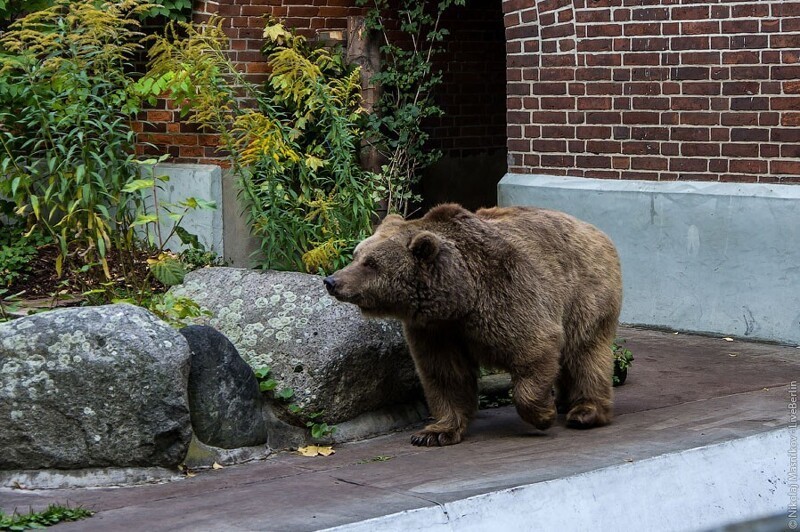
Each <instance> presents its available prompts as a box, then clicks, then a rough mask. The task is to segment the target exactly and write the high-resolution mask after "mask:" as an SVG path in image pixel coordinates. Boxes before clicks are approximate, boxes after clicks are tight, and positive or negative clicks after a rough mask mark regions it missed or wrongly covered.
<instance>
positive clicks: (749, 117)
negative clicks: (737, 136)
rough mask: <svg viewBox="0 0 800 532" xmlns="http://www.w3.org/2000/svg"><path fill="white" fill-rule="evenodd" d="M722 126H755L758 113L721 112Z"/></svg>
mask: <svg viewBox="0 0 800 532" xmlns="http://www.w3.org/2000/svg"><path fill="white" fill-rule="evenodd" d="M720 116H721V118H722V120H721V123H722V125H723V126H757V125H758V113H722V114H721V115H720Z"/></svg>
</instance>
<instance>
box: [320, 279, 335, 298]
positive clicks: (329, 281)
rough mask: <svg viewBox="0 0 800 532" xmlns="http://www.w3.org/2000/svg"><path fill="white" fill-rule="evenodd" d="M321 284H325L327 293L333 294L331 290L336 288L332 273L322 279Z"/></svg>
mask: <svg viewBox="0 0 800 532" xmlns="http://www.w3.org/2000/svg"><path fill="white" fill-rule="evenodd" d="M322 284H324V285H325V288H326V289H327V290H328V293H329V294H331V295H333V291H334V290H335V289H336V279H334V278H333V275H329V276H327V277H326V278H324V279H323V280H322Z"/></svg>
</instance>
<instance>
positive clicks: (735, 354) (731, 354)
mask: <svg viewBox="0 0 800 532" xmlns="http://www.w3.org/2000/svg"><path fill="white" fill-rule="evenodd" d="M728 356H729V357H737V356H739V353H728Z"/></svg>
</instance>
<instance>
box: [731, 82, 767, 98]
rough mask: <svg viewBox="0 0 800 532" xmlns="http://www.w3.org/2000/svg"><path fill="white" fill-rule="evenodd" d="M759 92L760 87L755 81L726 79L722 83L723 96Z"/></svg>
mask: <svg viewBox="0 0 800 532" xmlns="http://www.w3.org/2000/svg"><path fill="white" fill-rule="evenodd" d="M759 93H760V87H759V83H758V82H757V81H728V82H725V83H723V84H722V94H723V95H725V96H739V95H742V94H759Z"/></svg>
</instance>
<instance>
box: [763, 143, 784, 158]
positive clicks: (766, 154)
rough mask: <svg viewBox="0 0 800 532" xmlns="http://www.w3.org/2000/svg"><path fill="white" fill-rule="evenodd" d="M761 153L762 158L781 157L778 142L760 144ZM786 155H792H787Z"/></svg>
mask: <svg viewBox="0 0 800 532" xmlns="http://www.w3.org/2000/svg"><path fill="white" fill-rule="evenodd" d="M758 151H759V155H760V156H761V157H762V158H772V157H780V152H781V150H780V146H779V145H778V144H760V145H759V146H758ZM785 157H792V156H791V155H786V156H785Z"/></svg>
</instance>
